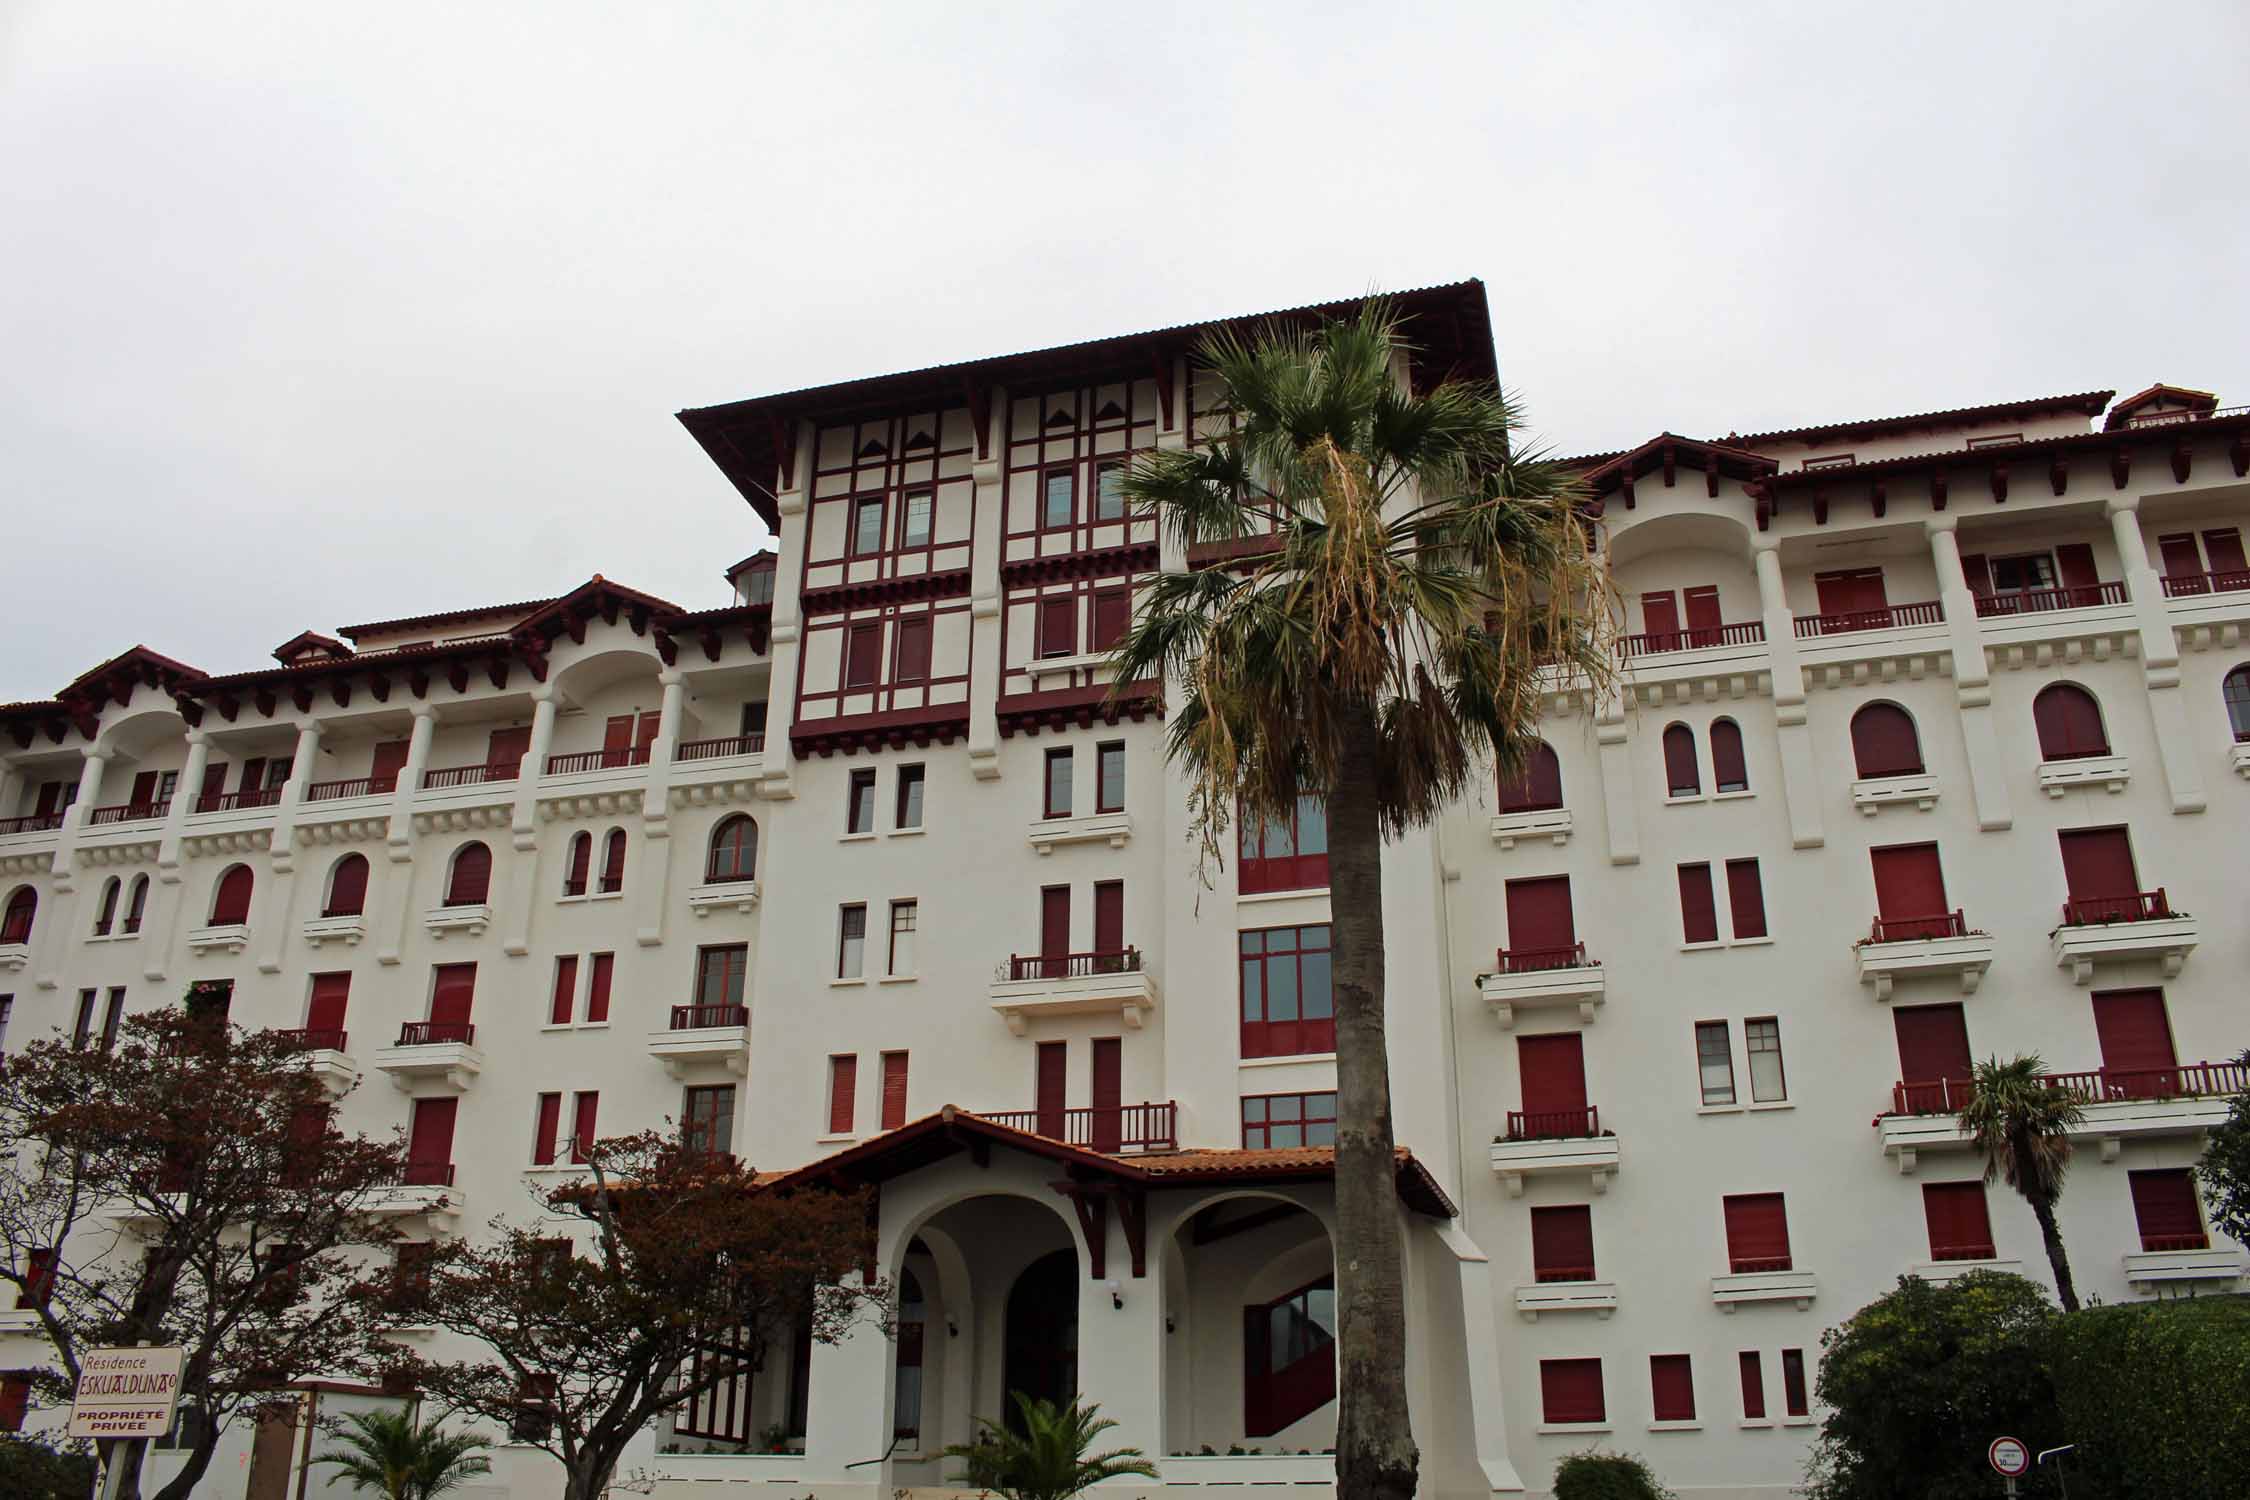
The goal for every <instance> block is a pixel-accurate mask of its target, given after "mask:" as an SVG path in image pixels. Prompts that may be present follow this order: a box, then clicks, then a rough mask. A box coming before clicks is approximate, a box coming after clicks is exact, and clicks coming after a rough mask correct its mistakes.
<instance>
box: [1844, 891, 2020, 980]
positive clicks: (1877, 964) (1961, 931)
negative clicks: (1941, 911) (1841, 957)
mask: <svg viewBox="0 0 2250 1500" xmlns="http://www.w3.org/2000/svg"><path fill="white" fill-rule="evenodd" d="M1993 946H1994V945H1993V941H1992V935H1991V934H1990V933H1985V932H1971V931H1970V930H1969V929H1968V927H1967V925H1966V924H1965V923H1964V922H1963V921H1962V920H1961V914H1960V913H1959V912H1954V913H1952V914H1951V915H1950V916H1949V917H1931V918H1927V919H1919V920H1915V921H1908V922H1892V923H1888V924H1886V923H1884V922H1881V921H1878V922H1877V923H1876V924H1875V928H1874V931H1873V932H1872V933H1870V934H1869V936H1868V937H1866V938H1863V939H1861V940H1860V941H1859V942H1858V943H1857V944H1856V945H1854V946H1853V948H1852V961H1853V962H1854V963H1855V964H1856V965H1857V966H1858V968H1859V982H1860V983H1861V984H1867V985H1873V986H1874V988H1875V998H1876V999H1878V1000H1888V999H1890V998H1891V990H1892V987H1893V986H1894V985H1896V983H1897V982H1898V981H1899V980H1901V979H1928V978H1932V977H1939V978H1954V979H1958V980H1959V981H1960V982H1961V993H1962V994H1964V995H1973V994H1975V993H1976V992H1977V985H1978V984H1980V983H1981V982H1982V981H1983V979H1984V971H1985V970H1986V969H1989V968H1991V967H1992V953H1993Z"/></svg>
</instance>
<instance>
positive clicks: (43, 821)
mask: <svg viewBox="0 0 2250 1500" xmlns="http://www.w3.org/2000/svg"><path fill="white" fill-rule="evenodd" d="M62 822H63V815H62V814H61V813H59V812H51V813H26V814H25V815H24V816H22V817H20V818H0V834H4V833H44V832H46V831H47V830H48V829H50V828H60V827H62Z"/></svg>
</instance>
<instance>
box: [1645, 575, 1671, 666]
mask: <svg viewBox="0 0 2250 1500" xmlns="http://www.w3.org/2000/svg"><path fill="white" fill-rule="evenodd" d="M1641 629H1642V630H1643V631H1644V632H1646V633H1647V635H1648V638H1649V642H1648V643H1649V649H1650V650H1652V651H1669V650H1671V649H1672V648H1673V647H1675V646H1677V645H1679V643H1680V641H1679V636H1680V604H1679V601H1678V600H1677V599H1676V598H1674V597H1673V594H1672V591H1671V590H1670V589H1666V590H1665V591H1664V592H1663V593H1661V594H1643V595H1641Z"/></svg>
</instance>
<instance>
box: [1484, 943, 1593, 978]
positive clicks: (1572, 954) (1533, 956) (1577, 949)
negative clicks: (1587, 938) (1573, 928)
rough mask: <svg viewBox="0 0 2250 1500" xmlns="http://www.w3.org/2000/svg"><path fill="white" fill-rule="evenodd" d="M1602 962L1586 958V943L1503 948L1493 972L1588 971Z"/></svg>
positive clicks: (1494, 960)
mask: <svg viewBox="0 0 2250 1500" xmlns="http://www.w3.org/2000/svg"><path fill="white" fill-rule="evenodd" d="M1600 962H1601V960H1600V959H1594V958H1588V957H1587V956H1586V945H1585V944H1584V943H1572V944H1570V945H1569V946H1568V947H1559V948H1502V949H1501V950H1500V951H1499V953H1498V954H1497V955H1496V956H1495V958H1494V959H1493V963H1494V966H1495V967H1494V968H1493V972H1494V973H1495V974H1538V973H1543V972H1545V971H1546V970H1549V969H1586V968H1591V967H1593V966H1594V965H1595V964H1598V963H1600Z"/></svg>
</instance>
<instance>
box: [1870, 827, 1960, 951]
mask: <svg viewBox="0 0 2250 1500" xmlns="http://www.w3.org/2000/svg"><path fill="white" fill-rule="evenodd" d="M1868 855H1869V858H1870V859H1871V860H1872V861H1873V863H1874V867H1875V910H1876V912H1877V913H1878V914H1879V915H1880V918H1881V929H1882V930H1881V932H1880V934H1879V936H1880V937H1881V938H1882V940H1883V941H1884V942H1892V943H1895V942H1906V941H1914V940H1917V939H1922V938H1939V937H1945V936H1947V935H1948V934H1949V933H1950V932H1951V931H1952V927H1951V924H1950V922H1949V920H1948V916H1947V911H1946V905H1945V872H1944V871H1943V870H1942V869H1941V868H1940V867H1939V865H1938V852H1937V845H1935V844H1895V845H1893V846H1891V847H1890V848H1887V849H1870V850H1869V851H1868Z"/></svg>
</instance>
